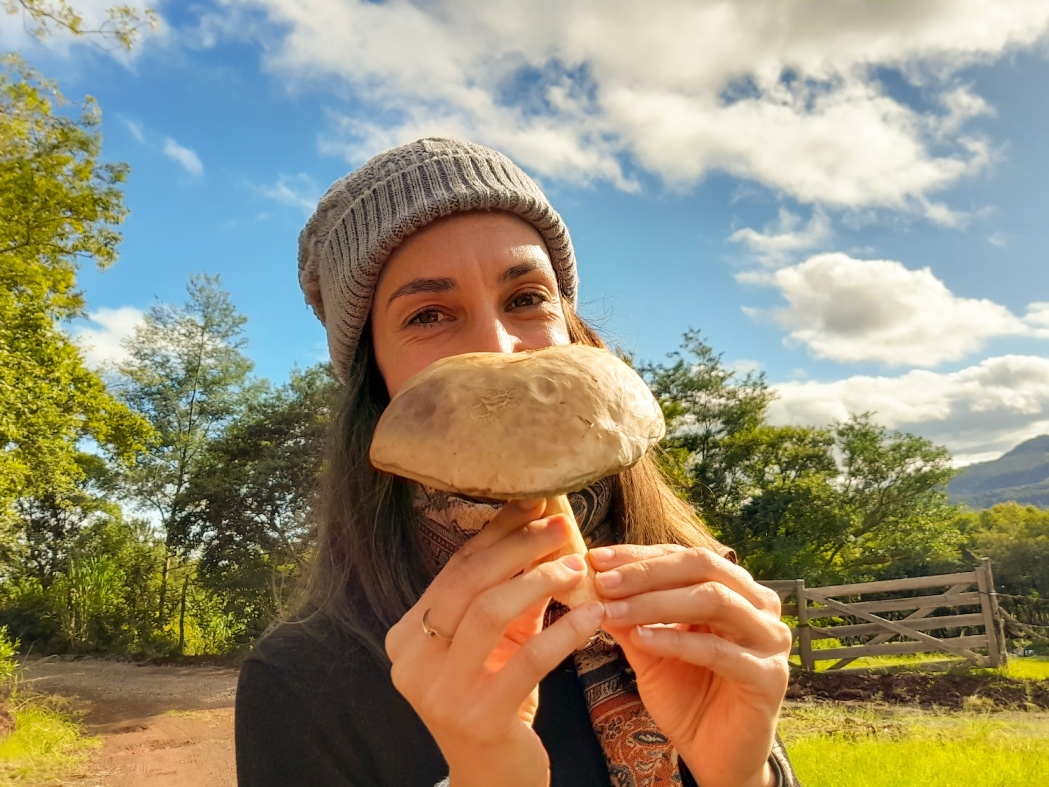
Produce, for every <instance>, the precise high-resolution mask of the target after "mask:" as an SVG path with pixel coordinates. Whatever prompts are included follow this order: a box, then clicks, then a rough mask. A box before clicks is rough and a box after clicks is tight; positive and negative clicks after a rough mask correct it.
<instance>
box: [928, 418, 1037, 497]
mask: <svg viewBox="0 0 1049 787" xmlns="http://www.w3.org/2000/svg"><path fill="white" fill-rule="evenodd" d="M947 495H948V497H949V498H950V501H951V502H952V503H964V504H966V505H967V506H969V507H970V508H975V509H981V508H990V507H991V506H993V505H994V504H995V503H1004V502H1006V501H1008V500H1015V501H1016V502H1017V503H1023V504H1024V505H1032V506H1038V507H1039V508H1044V509H1049V435H1042V436H1041V437H1035V438H1032V439H1031V440H1028V441H1026V442H1024V443H1020V445H1018V446H1016V448H1014V449H1012V450H1011V451H1009V452H1008V453H1006V454H1003V455H1002V456H1000V457H999V458H998V459H995V460H994V461H991V462H980V463H978V464H975V465H969V466H968V467H966V468H964V469H963V470H962V472H961V473H959V474H958V476H957V477H956V478H955V479H954V480H953V481H951V483H950V484H948V486H947Z"/></svg>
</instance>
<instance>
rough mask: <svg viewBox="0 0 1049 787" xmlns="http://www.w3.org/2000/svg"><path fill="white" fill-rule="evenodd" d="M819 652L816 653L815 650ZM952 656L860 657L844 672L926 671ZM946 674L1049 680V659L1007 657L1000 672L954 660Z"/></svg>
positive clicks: (824, 666)
mask: <svg viewBox="0 0 1049 787" xmlns="http://www.w3.org/2000/svg"><path fill="white" fill-rule="evenodd" d="M816 652H817V653H818V652H819V651H818V650H817V651H816ZM950 658H951V657H950V656H948V655H947V654H944V653H915V654H912V655H903V656H864V657H863V658H859V659H856V660H855V661H853V662H852V663H851V664H849V665H848V666H846V667H845V669H847V670H859V669H866V670H871V671H873V672H877V671H879V670H898V669H901V668H902V669H908V668H909V669H915V670H920V669H922V668H923V667H925V668H928V667H930V666H931V665H934V664H936V665H944V664H947V663H948V662H947V661H946V660H947V659H950ZM791 661H792V662H794V663H795V664H796V665H798V666H800V664H801V662H800V661H799V660H798V658H797V657H793V658H791ZM834 663H835V662H833V661H817V662H816V672H826V671H827V670H828V669H829V668H830V666H831V665H832V664H834ZM947 669H948V670H949V671H957V672H971V673H973V674H977V675H978V674H981V673H985V674H989V675H990V674H996V673H997V674H999V675H1004V676H1005V677H1007V678H1015V679H1017V680H1049V656H1023V657H1020V656H1010V657H1009V658H1008V661H1007V662H1006V665H1005V668H1004V669H1000V670H995V669H990V668H977V667H970V666H969V665H968V662H966V661H965V660H964V659H955V660H953V661H951V662H950V663H949V666H948V667H947Z"/></svg>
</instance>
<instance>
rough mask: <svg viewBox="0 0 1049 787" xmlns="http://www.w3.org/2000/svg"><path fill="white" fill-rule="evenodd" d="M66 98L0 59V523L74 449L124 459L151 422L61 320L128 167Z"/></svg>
mask: <svg viewBox="0 0 1049 787" xmlns="http://www.w3.org/2000/svg"><path fill="white" fill-rule="evenodd" d="M65 104H66V102H65V99H64V98H63V97H62V96H61V94H60V93H59V92H58V91H57V89H56V88H55V87H54V86H53V85H51V84H50V83H48V82H46V81H45V80H43V79H42V78H41V77H40V76H39V74H37V73H36V72H35V71H33V70H32V69H31V68H30V67H29V66H27V65H26V64H24V63H23V62H22V61H20V60H19V59H18V58H17V57H14V56H6V57H5V58H3V60H2V67H0V202H2V204H3V206H4V207H3V211H0V526H2V525H3V524H5V523H6V526H7V529H8V533H9V536H10V534H11V532H12V531H14V532H17V529H18V528H17V523H16V522H15V519H14V515H13V511H12V506H13V504H14V502H15V501H16V500H17V499H19V498H21V497H26V496H30V497H40V496H42V495H43V494H45V493H48V492H52V493H55V494H57V495H62V494H64V493H65V492H66V491H71V490H73V489H74V487H75V485H76V483H77V482H78V481H79V480H81V479H82V478H83V477H84V476H83V470H82V467H81V465H80V464H79V463H78V457H79V453H80V448H79V446H80V445H81V443H83V442H84V441H92V442H94V443H95V444H96V445H97V446H98V447H99V448H100V449H101V450H102V451H103V452H104V453H106V454H108V455H109V456H111V457H113V458H117V459H121V460H125V461H126V460H129V459H130V458H131V457H132V456H133V454H134V452H135V451H136V450H137V449H138V448H139V447H141V445H142V444H143V442H144V440H145V439H146V438H147V437H148V435H149V427H148V424H146V423H145V422H144V421H142V419H140V418H138V417H137V416H135V415H134V414H133V413H132V412H131V411H130V410H128V408H127V407H126V406H124V405H123V404H121V403H120V402H118V401H117V400H115V399H114V398H113V397H112V396H110V395H109V393H108V392H107V391H106V388H105V386H104V384H103V382H102V380H101V379H99V377H98V376H97V375H96V374H95V373H94V372H92V371H90V370H89V369H88V368H87V367H86V366H85V365H84V361H83V358H82V356H81V354H80V350H79V348H78V347H77V346H76V345H75V344H74V343H73V342H72V341H71V340H70V338H69V337H68V335H67V334H66V333H65V332H64V331H63V330H62V327H61V325H62V323H63V322H65V321H68V320H69V319H71V318H73V317H75V316H78V315H80V314H81V313H82V312H83V308H84V301H83V297H82V296H81V294H80V293H79V292H78V291H77V290H76V272H77V269H78V266H79V263H80V261H81V260H82V259H85V258H86V259H93V260H94V261H95V262H96V264H98V265H99V267H101V268H104V267H106V266H108V265H109V264H111V263H112V262H113V261H114V260H115V259H116V256H117V251H116V247H117V243H118V241H119V240H120V235H119V234H118V233H117V232H116V230H115V229H114V228H115V226H116V225H118V224H119V223H120V222H121V221H123V218H124V215H125V213H126V211H125V210H124V205H123V196H122V193H121V191H120V185H121V184H122V183H123V181H124V179H125V177H126V174H127V168H126V167H125V166H124V165H119V164H104V163H101V162H100V161H99V153H100V146H101V137H100V135H99V132H98V124H99V116H98V111H97V108H96V107H95V106H94V104H93V103H92V102H91V101H90V99H88V100H87V101H86V102H85V105H84V106H83V107H81V111H80V113H79V115H73V116H71V117H70V116H67V115H65V114H62V113H61V112H60V111H59V110H60V108H62V107H64V106H65Z"/></svg>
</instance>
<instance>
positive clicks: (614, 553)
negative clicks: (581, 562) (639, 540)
mask: <svg viewBox="0 0 1049 787" xmlns="http://www.w3.org/2000/svg"><path fill="white" fill-rule="evenodd" d="M684 550H685V547H683V546H680V545H678V544H616V545H615V546H609V547H594V548H593V549H591V550H590V562H591V563H593V564H594V568H596V569H597V570H598V571H609V570H611V569H613V568H618V567H619V566H623V565H626V564H628V563H635V562H637V561H638V560H651V559H652V558H656V557H662V556H663V555H669V554H671V553H673V552H682V551H684Z"/></svg>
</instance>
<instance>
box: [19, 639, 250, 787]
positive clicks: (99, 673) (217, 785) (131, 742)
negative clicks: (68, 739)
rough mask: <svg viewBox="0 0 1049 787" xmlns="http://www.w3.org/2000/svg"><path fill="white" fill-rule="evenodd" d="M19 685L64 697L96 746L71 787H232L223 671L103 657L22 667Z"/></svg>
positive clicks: (231, 686)
mask: <svg viewBox="0 0 1049 787" xmlns="http://www.w3.org/2000/svg"><path fill="white" fill-rule="evenodd" d="M24 666H25V673H24V684H23V685H24V686H25V687H26V688H28V689H32V690H35V691H39V692H41V693H46V694H58V695H60V696H63V697H68V698H69V699H70V700H72V701H73V703H74V706H75V707H77V708H79V709H82V710H84V711H85V716H84V721H85V722H86V724H87V727H88V730H89V731H90V732H91V733H92V734H95V735H101V736H102V739H103V745H102V747H101V748H100V749H99V750H98V751H97V752H96V753H95V754H94V755H93V756H92V758H91V761H90V762H89V765H88V769H87V773H85V774H84V775H83V777H82V778H80V779H78V780H77V781H75V782H73V783H72V785H75V787H161V785H164V786H165V787H232V785H235V784H236V771H235V768H234V760H233V700H234V696H235V693H236V684H237V670H236V669H233V668H230V667H203V666H153V665H145V664H135V663H130V662H123V661H109V660H105V659H90V658H81V659H72V658H48V659H30V660H28V661H27V662H26V663H25V665H24Z"/></svg>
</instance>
